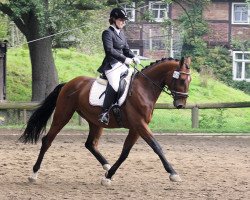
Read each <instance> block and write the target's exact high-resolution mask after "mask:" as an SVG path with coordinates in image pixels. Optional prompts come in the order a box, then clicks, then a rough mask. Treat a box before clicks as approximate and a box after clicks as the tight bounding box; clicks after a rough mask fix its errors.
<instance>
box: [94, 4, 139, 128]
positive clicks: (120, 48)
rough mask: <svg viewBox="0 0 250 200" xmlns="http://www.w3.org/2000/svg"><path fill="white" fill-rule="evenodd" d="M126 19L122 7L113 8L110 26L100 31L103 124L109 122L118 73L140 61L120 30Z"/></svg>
mask: <svg viewBox="0 0 250 200" xmlns="http://www.w3.org/2000/svg"><path fill="white" fill-rule="evenodd" d="M127 19H128V17H127V14H126V12H125V11H124V10H123V9H122V8H114V9H113V10H112V11H111V13H110V19H109V23H110V27H109V28H108V29H107V30H105V31H103V33H102V41H103V47H104V51H105V58H104V60H103V62H102V65H101V66H100V67H99V69H98V70H97V71H98V72H100V73H102V74H103V75H105V76H106V77H107V79H108V85H107V89H106V93H105V98H104V102H103V108H102V114H101V115H100V118H99V121H100V122H102V123H105V124H108V123H109V113H108V111H109V108H110V106H111V105H112V104H113V103H114V101H115V100H116V98H117V91H118V88H119V82H120V75H121V74H122V73H123V72H125V71H127V69H128V66H129V65H130V64H132V63H133V62H135V63H136V64H139V63H140V60H139V58H138V57H135V55H134V54H133V52H132V51H131V50H130V49H129V46H128V43H127V40H126V38H125V35H124V33H123V31H122V28H123V27H124V26H125V24H126V20H127Z"/></svg>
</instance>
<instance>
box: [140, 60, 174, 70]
mask: <svg viewBox="0 0 250 200" xmlns="http://www.w3.org/2000/svg"><path fill="white" fill-rule="evenodd" d="M166 60H167V61H171V60H175V61H176V62H177V61H179V60H178V59H174V58H171V57H169V58H162V59H161V60H156V61H155V62H152V63H150V65H147V66H146V67H145V68H143V69H142V70H141V71H143V70H145V69H148V68H150V67H153V66H155V65H156V64H160V63H162V62H165V61H166Z"/></svg>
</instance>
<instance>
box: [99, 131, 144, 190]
mask: <svg viewBox="0 0 250 200" xmlns="http://www.w3.org/2000/svg"><path fill="white" fill-rule="evenodd" d="M138 138H139V135H138V134H137V133H136V132H134V131H132V130H129V134H128V136H127V137H126V140H125V142H124V145H123V149H122V152H121V155H120V157H119V158H118V160H117V161H116V162H115V164H114V165H113V166H112V167H111V168H110V170H109V171H108V173H106V174H105V178H103V179H102V182H101V184H102V185H106V186H108V185H110V184H111V178H112V176H113V175H114V174H115V172H116V170H117V169H118V168H119V167H120V166H121V164H122V163H123V162H124V161H125V160H126V158H127V157H128V155H129V152H130V150H131V149H132V147H133V146H134V144H135V143H136V141H137V140H138Z"/></svg>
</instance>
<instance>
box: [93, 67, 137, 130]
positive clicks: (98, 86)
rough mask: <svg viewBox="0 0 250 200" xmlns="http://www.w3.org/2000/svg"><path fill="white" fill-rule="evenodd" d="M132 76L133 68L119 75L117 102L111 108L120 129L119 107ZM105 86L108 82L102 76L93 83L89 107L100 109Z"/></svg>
mask: <svg viewBox="0 0 250 200" xmlns="http://www.w3.org/2000/svg"><path fill="white" fill-rule="evenodd" d="M133 74H134V69H133V68H129V69H128V70H127V71H126V72H125V73H123V74H121V79H120V83H119V89H118V92H117V93H118V97H117V102H116V103H114V104H113V105H112V108H111V109H112V110H113V113H114V116H115V118H116V121H117V123H118V124H119V126H120V127H122V116H121V112H120V107H121V106H122V104H123V103H124V102H125V100H126V97H127V95H128V92H129V89H130V84H131V77H132V75H133ZM107 84H108V81H107V79H105V77H103V76H101V77H98V78H97V79H96V80H95V81H94V82H93V84H92V86H91V89H90V94H89V103H90V105H92V106H101V107H102V105H103V101H104V97H105V91H106V87H107Z"/></svg>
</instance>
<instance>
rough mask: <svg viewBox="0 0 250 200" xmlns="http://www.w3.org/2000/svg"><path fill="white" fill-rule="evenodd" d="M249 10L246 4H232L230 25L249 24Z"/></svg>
mask: <svg viewBox="0 0 250 200" xmlns="http://www.w3.org/2000/svg"><path fill="white" fill-rule="evenodd" d="M249 9H250V8H249V7H248V6H247V4H246V3H233V4H232V23H233V24H250V10H249Z"/></svg>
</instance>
